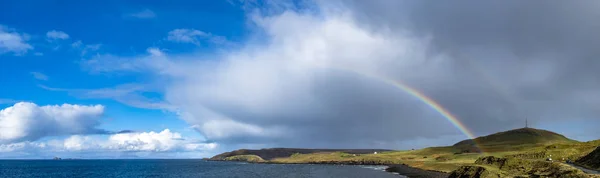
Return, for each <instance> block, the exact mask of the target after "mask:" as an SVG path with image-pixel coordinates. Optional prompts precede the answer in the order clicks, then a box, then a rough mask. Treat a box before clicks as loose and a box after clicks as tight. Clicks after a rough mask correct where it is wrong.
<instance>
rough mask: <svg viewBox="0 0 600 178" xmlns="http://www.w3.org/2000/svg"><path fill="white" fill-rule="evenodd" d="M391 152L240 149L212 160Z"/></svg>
mask: <svg viewBox="0 0 600 178" xmlns="http://www.w3.org/2000/svg"><path fill="white" fill-rule="evenodd" d="M384 151H391V150H384V149H304V148H267V149H260V150H248V149H240V150H235V151H231V152H225V153H221V154H218V155H216V156H213V157H212V158H210V160H225V158H227V157H230V156H237V155H256V156H259V157H260V158H262V159H264V160H271V159H273V158H283V157H290V156H292V155H293V154H296V153H300V154H309V153H323V152H344V153H349V154H367V153H373V152H384Z"/></svg>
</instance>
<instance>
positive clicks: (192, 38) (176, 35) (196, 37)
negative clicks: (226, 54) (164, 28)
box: [167, 29, 231, 45]
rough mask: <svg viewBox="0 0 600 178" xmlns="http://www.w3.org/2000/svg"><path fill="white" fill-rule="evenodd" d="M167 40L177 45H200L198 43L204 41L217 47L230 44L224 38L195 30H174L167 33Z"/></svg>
mask: <svg viewBox="0 0 600 178" xmlns="http://www.w3.org/2000/svg"><path fill="white" fill-rule="evenodd" d="M167 40H169V41H173V42H178V43H191V44H195V45H200V43H201V42H200V41H202V40H206V41H208V42H211V43H213V44H217V45H230V44H231V42H230V41H228V40H227V39H226V38H225V37H222V36H217V35H213V34H210V33H206V32H203V31H200V30H196V29H174V30H171V31H170V32H169V33H168V36H167Z"/></svg>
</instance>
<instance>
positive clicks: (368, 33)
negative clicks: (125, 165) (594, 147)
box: [0, 0, 600, 158]
mask: <svg viewBox="0 0 600 178" xmlns="http://www.w3.org/2000/svg"><path fill="white" fill-rule="evenodd" d="M514 3H520V2H514ZM481 5H482V6H486V5H490V6H493V7H497V9H498V10H497V11H481V10H480V9H477V8H475V7H474V6H472V5H471V4H468V3H465V4H459V5H455V4H445V3H440V4H429V3H426V2H419V1H406V2H395V1H386V2H382V3H376V2H367V1H353V0H334V1H321V0H315V1H312V0H300V1H297V0H289V1H288V0H285V1H270V0H264V1H243V0H239V1H238V0H229V1H226V0H223V1H169V2H167V1H116V0H115V1H101V2H100V1H98V2H96V1H67V2H65V1H28V0H25V1H10V2H8V1H7V2H2V3H1V5H0V76H2V77H0V109H2V111H1V112H2V113H0V158H46V157H52V156H56V155H58V156H64V157H102V158H122V157H128V158H137V157H186V158H187V157H206V156H211V155H214V154H216V153H219V152H222V151H230V150H232V149H239V148H263V147H306V148H317V147H318V148H373V147H377V148H388V149H411V148H422V147H426V146H439V145H450V144H453V143H455V142H457V141H460V140H463V139H467V137H466V136H465V135H463V134H461V132H460V131H459V130H458V129H457V128H455V127H454V126H453V125H452V124H451V123H450V122H448V121H447V120H446V119H445V118H443V117H442V116H441V115H440V114H439V113H437V112H436V111H435V110H433V109H431V108H429V107H428V106H427V105H425V104H423V102H421V101H420V100H418V99H417V98H414V96H411V95H409V94H407V93H406V92H404V91H402V90H400V89H397V88H394V87H393V86H389V85H388V84H386V82H382V80H397V81H402V82H403V83H406V84H407V85H409V86H411V87H413V88H415V89H417V90H419V91H421V92H423V93H424V94H426V95H428V96H429V97H431V98H432V99H434V100H435V101H436V102H438V103H439V104H440V105H441V106H443V107H445V108H446V109H447V110H448V111H450V112H451V113H452V114H454V115H455V116H457V118H458V119H459V120H460V121H461V122H462V123H463V124H464V125H465V126H466V127H467V128H469V130H471V131H472V132H474V133H475V134H476V135H485V134H490V133H494V132H498V131H504V130H508V129H514V128H520V127H523V125H524V124H523V123H524V119H525V118H526V117H527V118H529V121H530V123H531V125H532V126H533V127H536V128H542V129H548V130H552V131H556V132H559V133H561V134H565V135H567V136H568V137H571V138H574V139H578V140H581V141H587V140H593V139H598V138H597V135H598V134H599V133H600V132H599V131H598V130H597V129H596V128H595V127H591V126H594V125H598V124H600V121H599V120H598V119H597V118H599V117H600V115H599V114H598V113H597V109H596V108H595V107H594V106H597V104H600V97H598V96H600V95H599V94H598V93H597V91H598V89H600V84H598V83H597V81H596V80H595V78H594V77H593V76H597V75H596V74H597V73H598V71H599V70H597V69H596V66H600V65H596V64H595V63H594V62H589V60H587V59H588V57H589V56H596V55H597V54H596V52H594V50H593V49H592V48H593V47H591V46H597V45H596V44H600V36H598V35H594V34H595V33H591V32H596V31H597V30H596V29H595V28H596V27H592V26H589V25H588V24H591V22H592V21H593V20H594V19H588V18H587V17H589V16H593V15H595V14H596V13H597V11H595V10H590V9H588V8H587V7H588V6H586V5H584V4H576V3H574V4H569V5H568V6H569V7H571V6H573V7H572V8H576V9H579V10H580V11H578V12H577V13H572V14H563V13H564V12H563V11H560V10H559V9H560V8H562V7H564V6H565V5H564V4H562V5H561V4H560V3H548V4H535V3H532V4H524V5H532V6H535V9H537V10H535V11H527V12H521V13H529V14H533V15H532V18H528V19H520V18H518V17H516V16H510V15H507V14H511V13H513V12H514V11H517V10H515V9H514V6H513V5H514V4H512V3H508V2H507V3H506V4H503V3H500V4H486V3H483V4H481ZM430 7H431V8H430ZM457 7H460V8H457ZM432 8H436V10H435V11H432V10H431V9H432ZM463 8H464V9H463ZM461 9H462V10H464V11H462V10H461ZM458 12H460V13H458ZM463 12H464V13H467V14H468V16H466V17H465V16H462V15H461V14H463ZM519 12H520V11H519ZM590 14H591V15H590ZM442 17H444V18H442ZM471 17H478V18H471ZM440 18H442V19H440ZM545 18H552V19H553V20H551V21H550V20H548V19H545ZM449 19H450V20H449ZM573 19H578V20H577V21H574V20H573ZM565 24H568V25H565ZM567 26H568V27H569V28H566V27H567ZM505 27H510V28H505ZM513 27H515V28H513ZM516 27H520V28H516ZM583 39H586V40H583ZM548 41H552V42H553V43H548ZM596 42H598V43H596ZM586 61H587V62H586ZM582 64H586V65H582ZM5 153H6V154H5ZM90 153H93V154H90Z"/></svg>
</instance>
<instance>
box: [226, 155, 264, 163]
mask: <svg viewBox="0 0 600 178" xmlns="http://www.w3.org/2000/svg"><path fill="white" fill-rule="evenodd" d="M224 160H225V161H243V162H252V163H259V162H265V160H264V159H262V158H261V157H260V156H256V155H235V156H230V157H227V158H225V159H224Z"/></svg>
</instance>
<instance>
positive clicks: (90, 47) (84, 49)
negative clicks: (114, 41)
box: [71, 40, 102, 56]
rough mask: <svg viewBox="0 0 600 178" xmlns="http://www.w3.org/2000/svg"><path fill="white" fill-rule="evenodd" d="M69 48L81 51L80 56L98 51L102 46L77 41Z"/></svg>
mask: <svg viewBox="0 0 600 178" xmlns="http://www.w3.org/2000/svg"><path fill="white" fill-rule="evenodd" d="M71 47H72V48H73V49H77V50H80V51H81V56H84V55H86V54H88V53H89V52H94V51H98V50H99V49H100V47H102V44H83V42H82V41H81V40H77V41H75V42H73V43H71Z"/></svg>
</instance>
